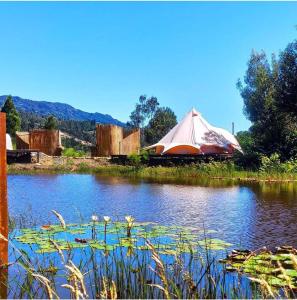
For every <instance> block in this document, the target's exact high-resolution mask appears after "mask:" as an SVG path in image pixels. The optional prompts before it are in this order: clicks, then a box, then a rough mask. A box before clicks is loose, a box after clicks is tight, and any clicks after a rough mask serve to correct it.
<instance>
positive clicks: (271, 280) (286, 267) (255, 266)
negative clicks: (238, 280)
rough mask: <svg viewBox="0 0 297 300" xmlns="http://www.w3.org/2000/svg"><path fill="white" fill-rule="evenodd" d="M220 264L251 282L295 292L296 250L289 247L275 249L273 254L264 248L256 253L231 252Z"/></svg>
mask: <svg viewBox="0 0 297 300" xmlns="http://www.w3.org/2000/svg"><path fill="white" fill-rule="evenodd" d="M221 262H222V263H224V264H226V270H227V271H229V272H239V273H244V274H246V275H248V276H249V277H250V278H251V279H252V280H258V282H260V280H265V281H266V282H267V283H268V284H269V285H270V286H274V287H276V288H282V287H289V288H290V289H293V290H296V291H297V250H296V249H294V248H293V247H291V246H282V247H277V248H276V249H275V251H273V252H272V251H269V250H267V249H266V248H264V249H260V250H259V251H257V252H252V251H250V250H233V251H232V252H231V253H230V254H229V255H228V256H227V257H226V259H223V260H221Z"/></svg>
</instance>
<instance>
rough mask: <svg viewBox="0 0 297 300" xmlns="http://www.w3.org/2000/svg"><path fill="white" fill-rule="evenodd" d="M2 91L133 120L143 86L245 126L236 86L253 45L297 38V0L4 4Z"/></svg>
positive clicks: (0, 13)
mask: <svg viewBox="0 0 297 300" xmlns="http://www.w3.org/2000/svg"><path fill="white" fill-rule="evenodd" d="M0 20H1V26H0V38H1V47H0V70H1V72H0V94H12V95H18V96H21V97H25V98H30V99H33V100H47V101H59V102H65V103H69V104H71V105H73V106H74V107H76V108H80V109H82V110H85V111H89V112H95V111H98V112H102V113H108V114H111V115H112V116H113V117H116V118H118V119H120V120H122V121H126V120H128V117H129V114H130V112H131V110H132V109H133V108H134V105H135V102H136V101H137V99H138V97H139V96H140V95H141V94H146V95H147V96H151V95H154V96H157V97H158V99H159V102H160V103H161V105H163V106H169V107H171V108H172V109H173V110H174V111H175V113H176V114H177V116H178V119H179V120H180V118H181V117H182V116H183V115H184V114H185V113H186V112H187V111H189V110H190V109H191V107H193V106H194V107H196V108H197V109H198V110H199V111H200V112H201V113H202V115H203V116H204V117H205V118H206V119H207V120H208V121H209V122H211V123H213V125H216V126H220V127H224V128H226V129H229V130H230V128H231V122H232V121H234V122H235V127H236V128H235V129H236V131H238V130H243V129H247V128H248V127H249V122H248V121H247V120H246V118H245V117H244V115H243V113H242V109H243V103H242V99H241V97H240V95H239V93H238V91H237V89H236V82H237V79H238V78H242V77H243V76H244V73H245V70H246V63H247V60H248V58H249V56H250V53H251V51H252V49H255V50H261V49H263V50H264V51H265V52H266V53H267V54H269V55H270V54H271V53H273V52H275V53H278V52H279V51H280V50H281V49H283V48H284V47H285V46H286V45H287V43H288V42H290V41H292V40H294V39H295V38H297V30H296V28H295V25H297V2H287V3H276V2H270V3H268V2H262V3H261V2H249V3H244V2H241V3H240V2H239V3H236V2H226V3H222V2H220V3H218V2H205V3H203V2H195V3H194V2H188V3H178V2H173V3H169V2H161V3H159V2H127V3H124V2H109V3H106V2H89V3H82V2H73V3H70V2H43V3H36V2H32V3H28V2H27V3H24V2H15V3H3V2H2V3H0Z"/></svg>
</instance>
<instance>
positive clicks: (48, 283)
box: [32, 273, 59, 299]
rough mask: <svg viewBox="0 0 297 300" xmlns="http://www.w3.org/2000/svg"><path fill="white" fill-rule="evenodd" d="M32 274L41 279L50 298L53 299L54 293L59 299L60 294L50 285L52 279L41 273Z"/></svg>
mask: <svg viewBox="0 0 297 300" xmlns="http://www.w3.org/2000/svg"><path fill="white" fill-rule="evenodd" d="M32 276H33V277H34V278H36V279H37V280H39V281H40V282H41V283H42V284H43V285H44V286H45V289H46V291H47V295H48V298H49V299H53V295H55V296H56V298H57V299H59V297H58V295H57V294H56V293H55V292H54V290H53V289H52V288H51V286H50V280H49V279H48V278H46V277H44V276H43V275H40V274H38V273H32Z"/></svg>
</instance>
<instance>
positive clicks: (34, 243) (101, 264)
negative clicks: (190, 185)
mask: <svg viewBox="0 0 297 300" xmlns="http://www.w3.org/2000/svg"><path fill="white" fill-rule="evenodd" d="M52 212H53V213H54V215H55V216H56V217H57V220H58V224H44V225H42V226H39V227H33V228H14V229H12V230H11V231H10V235H9V263H8V264H7V265H2V266H1V268H2V270H5V269H7V268H8V270H9V272H8V277H1V280H2V282H0V284H1V287H2V288H4V287H6V289H7V291H6V296H7V297H8V298H30V299H31V298H49V299H54V298H72V299H84V298H100V299H117V298H119V299H124V298H125V299H129V298H130V299H131V298H132V299H134V298H138V299H164V298H165V299H172V298H179V299H180V298H183V299H196V298H203V299H205V298H210V299H214V298H220V299H223V298H236V299H238V298H279V297H286V298H290V297H292V298H296V295H295V291H296V287H297V271H296V269H297V264H296V261H297V260H296V258H297V256H296V253H297V251H296V250H295V249H294V248H292V247H288V246H284V247H280V248H278V249H276V252H272V251H269V250H267V249H261V250H256V251H254V252H253V251H249V250H244V249H243V250H233V251H232V248H233V247H234V245H232V244H231V243H229V242H228V241H224V240H221V239H220V237H216V236H220V233H219V232H217V231H215V230H211V229H206V228H194V227H184V226H164V225H159V224H157V223H152V222H139V221H137V220H135V219H134V218H133V217H132V216H125V217H123V218H118V219H116V220H114V219H113V218H111V217H109V216H97V215H93V216H92V218H91V220H90V221H89V222H88V223H77V224H76V223H75V224H68V223H66V222H65V220H64V218H63V216H62V215H61V214H59V213H58V212H56V211H54V210H53V211H52ZM0 238H1V239H5V238H4V237H3V236H2V237H0ZM230 251H231V252H230ZM226 252H229V253H230V254H229V255H228V256H227V257H226V258H224V257H225V255H226ZM2 292H3V291H2Z"/></svg>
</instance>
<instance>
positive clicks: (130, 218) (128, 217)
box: [125, 216, 135, 224]
mask: <svg viewBox="0 0 297 300" xmlns="http://www.w3.org/2000/svg"><path fill="white" fill-rule="evenodd" d="M125 219H126V221H127V222H128V224H132V223H133V221H134V220H135V219H134V218H133V217H132V216H126V217H125Z"/></svg>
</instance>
